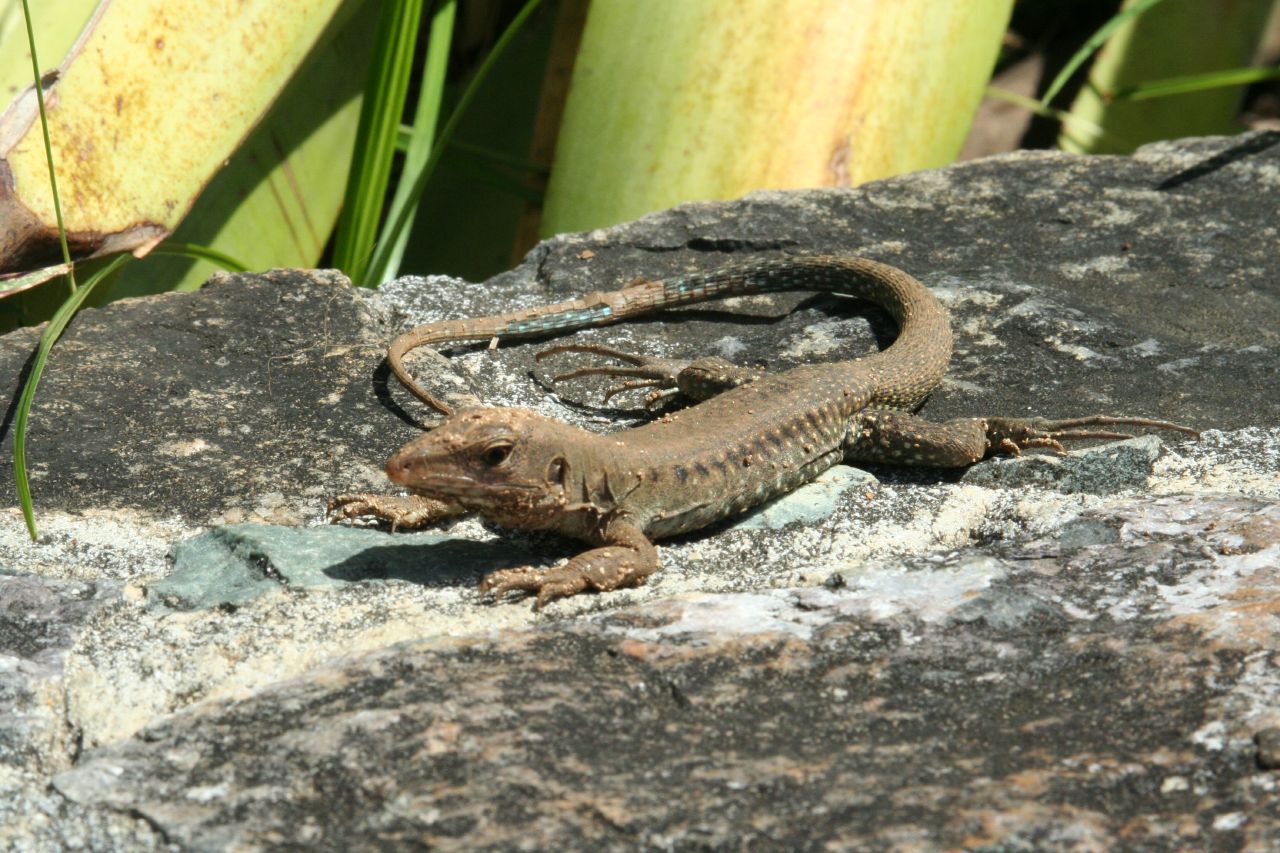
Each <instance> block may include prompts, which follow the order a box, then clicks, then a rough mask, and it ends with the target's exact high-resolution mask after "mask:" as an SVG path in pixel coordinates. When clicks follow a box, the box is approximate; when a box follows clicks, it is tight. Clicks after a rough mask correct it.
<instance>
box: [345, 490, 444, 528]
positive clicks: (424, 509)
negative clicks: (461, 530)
mask: <svg viewBox="0 0 1280 853" xmlns="http://www.w3.org/2000/svg"><path fill="white" fill-rule="evenodd" d="M466 512H467V511H466V510H465V509H463V508H462V507H461V506H459V505H458V504H456V503H453V502H452V501H445V500H439V499H438V498H428V497H424V496H422V495H405V496H403V497H401V496H396V495H377V494H370V493H367V492H361V493H359V494H347V495H338V496H337V497H335V498H334V499H333V500H331V501H329V506H328V512H327V514H328V515H329V516H331V518H330V519H329V521H330V522H338V521H343V520H346V519H350V518H361V517H369V518H377V519H380V520H382V521H389V522H391V532H393V533H394V532H395V531H396V530H399V529H400V528H404V529H407V530H416V529H417V528H420V527H428V526H430V525H432V524H435V523H436V522H439V521H443V520H444V519H446V518H452V517H453V516H457V515H464V514H466Z"/></svg>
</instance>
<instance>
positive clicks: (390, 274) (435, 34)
mask: <svg viewBox="0 0 1280 853" xmlns="http://www.w3.org/2000/svg"><path fill="white" fill-rule="evenodd" d="M456 5H457V4H456V3H455V0H444V2H442V3H440V4H438V5H437V6H436V10H435V14H433V15H432V17H431V33H430V35H429V36H428V39H427V58H426V63H425V64H424V66H423V69H422V78H421V80H420V81H419V84H418V85H419V89H418V106H417V109H416V110H414V114H413V128H412V129H411V131H410V134H409V139H408V144H407V145H405V146H404V152H405V157H404V168H403V169H401V171H400V178H399V179H398V180H397V182H396V192H395V196H394V197H393V198H392V199H391V207H390V208H389V209H388V211H387V219H389V220H394V219H396V218H398V217H399V216H400V215H401V210H403V209H404V208H406V207H408V208H409V210H408V211H407V213H406V214H405V216H406V219H405V227H404V229H403V230H401V232H400V233H399V234H398V235H396V238H395V243H394V245H393V246H392V247H391V251H390V252H388V253H387V256H386V266H385V267H384V268H371V269H370V270H369V272H368V278H369V280H370V281H372V282H383V281H387V280H389V279H392V278H395V277H396V275H397V274H398V273H399V272H400V263H401V261H402V260H403V258H404V250H405V247H406V246H407V245H408V244H409V230H410V229H411V228H412V227H413V220H414V217H415V216H416V215H417V212H418V201H419V199H410V198H409V190H411V189H412V188H413V179H414V178H415V177H416V176H417V175H418V173H420V172H421V171H422V170H423V169H424V168H425V167H426V165H427V162H428V161H429V160H430V159H431V148H432V146H433V144H434V142H435V134H436V127H437V125H438V124H439V121H440V103H441V101H442V100H443V98H444V81H445V72H446V70H447V67H448V62H449V47H450V45H451V44H452V43H453V19H454V13H455V10H456ZM402 129H403V126H402Z"/></svg>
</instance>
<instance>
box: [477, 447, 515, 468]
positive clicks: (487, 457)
mask: <svg viewBox="0 0 1280 853" xmlns="http://www.w3.org/2000/svg"><path fill="white" fill-rule="evenodd" d="M510 455H511V445H510V444H491V445H489V446H488V447H486V448H485V449H484V453H483V454H482V455H481V457H480V458H482V459H483V460H484V463H485V464H486V465H490V466H498V465H501V464H502V463H503V462H506V461H507V457H508V456H510Z"/></svg>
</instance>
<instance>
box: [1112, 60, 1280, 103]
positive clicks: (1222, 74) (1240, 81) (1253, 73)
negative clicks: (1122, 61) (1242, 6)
mask: <svg viewBox="0 0 1280 853" xmlns="http://www.w3.org/2000/svg"><path fill="white" fill-rule="evenodd" d="M1277 78H1280V66H1272V67H1268V68H1229V69H1227V70H1225V71H1209V72H1206V73H1204V74H1185V75H1183V76H1181V77H1166V78H1165V79H1163V80H1150V81H1147V82H1144V83H1135V84H1133V85H1132V86H1122V87H1121V88H1119V89H1116V90H1115V91H1114V92H1109V93H1108V94H1107V97H1108V98H1109V99H1111V100H1113V101H1120V100H1129V101H1145V100H1147V99H1148V98H1167V97H1169V96H1170V95H1185V94H1187V93H1188V92H1203V91H1205V90H1206V89H1221V88H1225V87H1228V86H1247V85H1249V84H1251V83H1259V82H1261V81H1263V80H1275V79H1277Z"/></svg>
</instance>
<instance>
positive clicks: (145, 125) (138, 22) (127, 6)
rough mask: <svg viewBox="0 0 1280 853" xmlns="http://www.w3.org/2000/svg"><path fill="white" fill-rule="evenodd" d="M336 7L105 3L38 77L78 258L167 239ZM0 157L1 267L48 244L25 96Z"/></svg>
mask: <svg viewBox="0 0 1280 853" xmlns="http://www.w3.org/2000/svg"><path fill="white" fill-rule="evenodd" d="M341 3H342V0H239V2H236V3H209V2H206V1H205V0H102V2H100V3H99V4H98V7H97V9H96V10H95V11H94V13H93V15H92V17H91V18H90V19H89V22H88V24H87V25H86V26H85V28H84V30H83V31H82V32H81V34H80V36H79V38H77V39H76V41H75V44H74V45H73V46H72V47H71V49H70V51H69V52H68V53H67V54H66V56H65V58H63V60H62V62H61V63H60V64H59V65H58V67H57V70H56V73H54V74H46V75H45V78H44V81H43V85H44V87H45V99H46V104H47V107H48V114H49V124H50V127H49V131H50V136H51V137H52V145H53V156H54V163H55V166H56V168H57V170H58V177H59V190H60V195H61V198H62V204H63V218H64V221H65V223H66V228H67V232H68V238H69V239H70V242H71V243H72V245H73V247H74V250H75V253H76V254H77V255H80V256H92V255H98V254H104V253H107V252H113V251H122V250H128V251H132V252H134V253H135V254H138V255H141V254H145V253H146V252H147V251H148V250H149V249H150V248H151V247H152V246H154V245H155V243H157V242H158V241H160V240H162V239H164V238H165V237H166V236H168V235H169V234H170V233H171V232H172V231H173V229H174V228H175V227H176V226H177V224H178V222H179V221H181V219H182V218H183V216H184V215H185V214H186V213H187V211H188V210H190V208H191V206H192V204H193V202H194V201H195V199H196V197H197V195H198V194H199V193H200V192H201V190H202V189H203V188H204V187H205V185H206V183H208V181H209V180H210V178H211V176H212V175H213V174H214V173H215V172H216V171H217V170H218V169H219V168H220V167H221V166H222V165H223V164H224V163H225V162H226V161H227V158H228V157H230V156H231V155H232V153H233V152H234V151H235V150H236V149H237V147H238V146H240V144H241V143H242V142H243V141H244V139H245V137H246V135H247V134H248V133H249V131H250V130H251V129H252V128H253V127H254V125H255V124H256V123H257V122H258V121H259V119H261V117H262V116H263V114H264V113H265V112H266V111H267V108H268V107H269V106H271V104H272V102H273V101H275V99H276V98H277V97H278V96H279V94H280V92H281V90H282V89H283V88H284V85H285V83H286V82H287V81H288V80H289V78H290V76H291V75H292V74H293V73H294V72H295V71H296V70H297V68H298V66H299V65H300V64H301V63H302V61H303V59H304V58H305V57H306V55H307V54H308V52H309V51H310V50H311V48H312V47H313V46H314V45H315V44H316V42H317V41H318V40H319V39H320V37H321V36H322V34H324V33H325V31H326V27H327V26H328V25H329V22H330V20H331V19H332V18H333V16H334V14H335V12H336V11H337V10H338V9H339V7H340V6H341ZM271 153H272V154H273V160H274V161H278V159H279V157H278V154H279V153H280V152H271ZM0 158H3V162H0V271H4V270H14V269H21V268H23V267H26V266H32V265H34V263H35V262H38V261H40V260H47V259H49V258H51V257H53V256H54V255H55V250H56V245H57V236H56V231H55V230H54V223H55V218H54V212H53V204H52V198H51V195H50V190H49V181H48V167H47V164H46V162H45V152H44V144H43V140H42V138H41V134H40V126H39V120H38V114H37V111H36V101H35V97H34V91H33V90H28V91H26V92H24V93H23V94H22V95H19V96H18V98H17V99H16V100H15V101H14V102H13V103H12V104H10V106H9V108H8V109H7V110H6V111H5V112H4V113H3V115H0ZM267 191H269V188H268V190H267Z"/></svg>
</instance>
